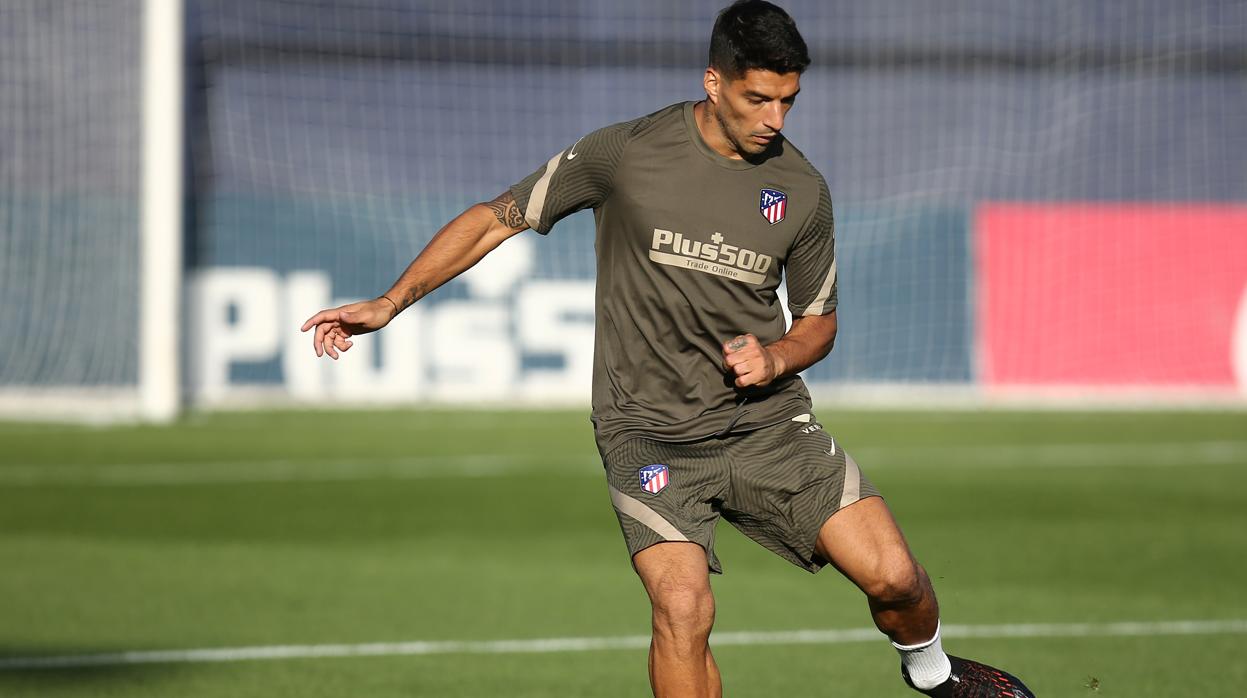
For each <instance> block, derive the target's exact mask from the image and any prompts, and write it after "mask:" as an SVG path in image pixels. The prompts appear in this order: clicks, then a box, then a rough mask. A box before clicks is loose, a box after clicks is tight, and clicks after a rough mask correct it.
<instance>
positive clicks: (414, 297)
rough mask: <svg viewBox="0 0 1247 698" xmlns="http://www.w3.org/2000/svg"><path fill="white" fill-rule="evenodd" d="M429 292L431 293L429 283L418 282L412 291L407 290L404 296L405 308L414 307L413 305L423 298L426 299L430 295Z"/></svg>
mask: <svg viewBox="0 0 1247 698" xmlns="http://www.w3.org/2000/svg"><path fill="white" fill-rule="evenodd" d="M428 292H429V285H428V283H426V282H424V281H419V282H417V283H416V285H415V286H412V287H411V288H410V289H408V290H407V292H406V293H405V294H403V307H404V308H406V307H407V306H409V305H412V304H413V303H415V302H416V301H418V300H420V299H421V298H424V297H425V296H426V295H428Z"/></svg>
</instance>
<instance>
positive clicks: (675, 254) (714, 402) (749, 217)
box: [511, 102, 836, 453]
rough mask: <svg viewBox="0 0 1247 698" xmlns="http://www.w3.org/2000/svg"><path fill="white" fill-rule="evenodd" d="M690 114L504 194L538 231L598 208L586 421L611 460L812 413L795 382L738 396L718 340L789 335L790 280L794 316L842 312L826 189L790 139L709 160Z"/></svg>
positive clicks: (551, 168)
mask: <svg viewBox="0 0 1247 698" xmlns="http://www.w3.org/2000/svg"><path fill="white" fill-rule="evenodd" d="M693 106H694V104H693V103H692V102H686V103H681V104H674V105H672V106H670V107H667V108H665V109H663V110H661V111H658V112H655V113H653V114H650V115H649V116H645V117H642V118H640V119H636V120H634V121H628V122H625V123H620V124H615V125H613V126H608V127H606V128H603V129H600V130H598V131H594V132H593V133H590V134H589V135H587V136H585V137H583V138H581V139H580V140H578V141H576V142H575V143H574V144H572V146H571V147H569V148H567V149H566V150H563V151H561V152H559V153H558V154H557V155H555V156H554V157H552V158H550V161H549V162H547V163H546V164H545V165H544V166H542V167H541V168H540V169H538V170H537V171H536V172H534V173H532V174H531V175H529V176H528V177H525V178H524V179H523V180H522V181H520V182H519V183H517V184H515V185H514V186H512V187H511V193H512V195H513V196H514V197H515V200H516V202H517V203H518V204H519V207H520V209H521V210H523V211H524V212H525V218H526V219H527V221H528V224H529V226H531V227H532V228H533V229H534V230H536V231H537V232H539V233H542V234H546V233H548V232H549V231H550V228H551V227H552V226H553V225H554V224H555V223H556V222H558V221H559V220H560V219H562V218H564V217H565V216H568V215H570V214H571V213H574V212H576V211H579V210H581V209H585V208H592V209H593V211H594V216H595V218H596V221H597V240H596V249H597V291H596V332H595V337H596V339H595V345H594V363H593V424H594V429H595V432H596V435H597V440H598V445H599V448H600V449H601V450H602V452H603V453H606V452H609V451H610V450H611V449H613V448H614V447H615V446H617V445H618V444H619V443H621V442H622V441H623V440H624V439H626V438H629V437H632V436H644V437H648V438H653V439H658V440H662V441H691V440H697V439H702V438H706V437H708V436H713V435H715V434H719V433H724V432H726V431H728V430H731V431H745V430H748V429H756V428H759V427H763V426H768V425H770V424H775V423H778V422H781V421H785V420H786V419H789V418H791V417H792V416H794V415H796V414H800V413H801V412H808V411H810V398H809V393H808V392H807V391H806V388H805V385H804V383H803V382H802V381H801V379H800V378H798V377H795V376H794V377H789V378H784V379H780V380H777V381H775V382H773V383H772V384H771V385H768V386H766V387H765V388H751V389H746V390H740V389H737V388H736V387H735V384H734V380H735V379H734V377H731V376H729V375H728V374H727V372H726V371H725V370H724V368H723V354H722V344H723V342H726V341H728V340H730V339H731V338H733V337H735V336H736V335H739V334H744V333H752V334H754V335H756V336H757V337H758V339H759V340H760V341H761V342H762V343H763V344H768V343H770V342H774V341H775V340H777V339H779V338H780V337H781V336H783V334H784V331H785V327H784V319H783V313H782V311H781V308H780V305H779V303H780V301H779V297H778V295H777V292H776V290H777V288H778V287H779V285H780V281H781V274H786V275H787V289H788V307H789V309H790V310H791V311H792V314H793V315H794V316H796V317H800V316H805V315H825V314H828V313H831V312H832V311H834V310H835V308H836V258H835V242H834V236H833V226H832V212H831V197H830V195H829V194H828V191H827V184H826V182H825V181H824V180H823V177H822V175H820V174H819V173H818V171H817V170H815V169H814V167H813V166H812V165H811V164H810V163H809V161H807V160H806V159H805V156H803V155H802V154H801V152H800V151H799V150H797V149H796V148H795V147H793V145H792V144H791V143H789V142H788V141H787V140H786V139H782V138H781V139H779V141H778V142H776V143H774V144H772V146H771V148H770V150H769V151H768V153H767V156H768V157H765V158H763V159H760V160H758V161H755V162H749V161H745V160H733V159H731V158H727V157H724V156H722V155H720V154H718V153H716V152H714V151H713V150H712V149H711V148H710V147H709V146H708V145H706V143H705V141H704V140H702V137H701V133H700V132H699V131H698V129H697V125H696V123H695V122H694V117H693Z"/></svg>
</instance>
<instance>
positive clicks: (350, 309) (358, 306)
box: [301, 297, 398, 360]
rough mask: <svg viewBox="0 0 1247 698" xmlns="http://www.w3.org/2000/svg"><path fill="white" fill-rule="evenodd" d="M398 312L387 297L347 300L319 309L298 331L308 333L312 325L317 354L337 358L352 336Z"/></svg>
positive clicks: (373, 328) (370, 329)
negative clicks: (356, 300) (330, 307)
mask: <svg viewBox="0 0 1247 698" xmlns="http://www.w3.org/2000/svg"><path fill="white" fill-rule="evenodd" d="M397 314H398V306H397V305H395V304H394V303H393V302H391V301H390V300H389V299H387V298H380V297H378V298H374V299H373V300H370V301H362V302H359V303H348V304H347V305H343V306H339V307H337V308H332V309H329V310H322V311H320V312H319V313H316V314H315V315H313V316H312V317H310V318H308V319H307V322H305V323H303V328H302V330H301V331H303V332H307V331H308V330H310V329H312V328H313V327H315V328H316V334H315V335H314V336H313V337H312V348H313V349H314V350H315V351H316V355H317V356H324V355H325V354H328V355H329V358H331V359H335V360H336V359H337V358H338V352H340V351H346V350H347V349H350V348H351V347H352V346H353V345H354V344H355V343H354V342H352V341H351V337H353V336H354V335H357V334H367V333H369V332H376V331H377V330H379V329H381V328H382V327H385V326H386V325H388V324H390V320H393V319H394V316H395V315H397Z"/></svg>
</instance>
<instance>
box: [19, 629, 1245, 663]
mask: <svg viewBox="0 0 1247 698" xmlns="http://www.w3.org/2000/svg"><path fill="white" fill-rule="evenodd" d="M1241 634H1247V620H1177V621H1158V622H1142V621H1139V622H1123V623H1026V624H1018V625H947V626H944V627H943V631H942V635H943V636H944V637H947V638H978V639H983V638H1036V637H1047V638H1051V637H1060V638H1070V637H1139V636H1146V637H1154V636H1161V635H1241ZM710 641H711V644H712V645H714V646H716V647H729V646H757V645H826V644H840V643H851V642H882V641H883V636H882V635H880V634H879V631H877V630H875V629H873V628H853V629H846V630H781V631H773V632H717V633H715V634H714V635H712V636H711V638H710ZM648 646H649V637H648V636H642V635H623V636H617V637H552V638H538V639H531V640H486V641H468V640H464V641H443V642H376V643H366V644H353V645H347V644H338V645H270V646H262V647H219V648H211V649H188V650H154V651H141V652H115V653H109V654H76V655H59V656H48V657H7V658H0V671H13V670H29V669H74V668H84V667H104V666H122V665H132V664H201V663H220V662H245V661H261V660H276V659H311V658H326V657H396V656H413V655H442V654H550V653H557V652H588V651H593V650H634V649H644V648H646V647H648Z"/></svg>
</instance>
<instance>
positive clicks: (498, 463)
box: [0, 411, 1247, 698]
mask: <svg viewBox="0 0 1247 698" xmlns="http://www.w3.org/2000/svg"><path fill="white" fill-rule="evenodd" d="M819 416H820V420H821V421H822V422H823V423H824V424H825V425H826V426H827V427H828V429H829V430H830V431H831V432H832V433H833V434H835V435H836V437H837V439H838V441H839V442H840V444H841V445H842V447H844V448H846V449H848V450H849V451H851V452H853V453H854V454H855V456H856V457H857V460H858V461H859V462H860V463H861V465H862V467H863V468H864V469H865V471H866V472H867V474H868V475H869V476H870V477H871V479H872V480H873V481H874V482H875V484H876V485H878V486H879V487H880V489H881V490H882V491H883V492H884V494H885V495H886V496H887V497H888V500H889V502H890V504H891V505H892V507H893V509H894V511H895V512H896V514H897V518H898V519H899V520H900V522H901V525H902V527H903V528H904V529H905V531H906V534H907V536H908V538H909V539H910V542H911V544H912V546H913V547H914V550H915V551H916V553H917V554H918V556H919V558H920V559H921V560H922V561H923V562H924V564H925V565H926V566H927V568H928V569H929V570H930V572H931V575H932V577H933V578H934V580H935V582H936V587H937V590H938V592H939V594H940V599H941V603H942V605H943V610H944V613H943V615H944V619H945V622H946V623H955V624H1004V623H1079V622H1092V623H1104V622H1113V621H1164V620H1186V619H1209V620H1218V619H1247V595H1244V594H1243V593H1242V590H1243V589H1247V413H1243V412H1223V413H1221V412H1178V413H1152V412H1143V413H1107V412H1094V413H1077V414H1075V413H1057V412H1045V413H1023V412H996V413H939V412H858V413H836V412H823V413H820V415H819ZM0 445H2V446H0V449H2V450H0V657H5V656H9V657H13V656H42V655H60V654H77V653H94V652H118V651H126V650H150V649H183V648H200V647H238V646H252V645H278V644H280V645H305V644H319V643H370V642H386V641H410V640H432V641H438V640H493V639H521V638H543V637H565V636H585V637H597V636H621V635H643V634H645V633H646V632H647V631H648V610H647V606H646V603H645V599H644V595H643V593H642V591H641V588H640V584H639V583H638V582H637V581H636V579H635V577H634V576H633V573H632V571H631V569H630V567H629V564H628V560H627V558H626V553H625V548H624V545H623V541H622V539H621V538H620V536H619V533H618V529H617V524H616V523H615V519H614V515H613V513H612V512H611V509H610V505H609V501H608V499H607V496H606V492H605V487H604V486H603V483H602V480H601V477H600V465H599V463H598V461H597V454H596V451H595V449H594V446H593V442H592V437H591V434H590V428H589V424H588V421H587V418H586V417H585V415H584V414H583V413H580V412H574V413H569V412H537V411H530V412H506V413H503V412H476V411H472V412H443V411H410V412H351V413H323V412H314V413H293V412H288V413H239V414H210V415H193V416H191V417H189V418H188V419H187V420H185V421H184V422H182V423H180V424H177V425H175V426H172V427H167V428H150V427H127V428H108V429H101V428H86V427H70V426H58V425H21V424H0ZM718 546H719V553H720V557H721V558H722V559H723V562H724V566H725V570H726V574H725V575H724V576H723V577H719V578H715V579H714V585H715V591H716V596H717V598H718V602H719V606H718V607H719V611H718V623H717V626H716V628H717V629H718V630H720V631H745V630H750V631H765V630H790V629H806V628H861V627H866V626H868V625H869V618H868V617H867V615H866V613H865V609H864V604H863V603H862V600H861V598H860V596H859V594H858V592H857V591H856V590H855V589H853V588H852V587H851V585H849V584H848V583H847V582H845V581H844V580H843V579H841V578H840V577H838V576H837V575H836V574H835V572H834V571H828V572H824V573H822V574H820V575H818V576H816V577H812V576H810V575H808V574H806V573H804V572H801V571H799V570H797V569H796V568H793V567H791V566H789V565H788V564H787V563H784V562H782V561H781V560H779V559H778V558H776V557H774V556H772V555H770V554H769V553H767V552H766V551H765V550H762V549H761V548H759V547H757V546H755V545H754V544H752V543H751V542H749V541H747V540H745V539H744V538H743V537H741V536H740V535H738V534H737V533H736V532H734V531H731V530H730V527H727V526H726V525H725V526H724V527H723V529H722V530H721V531H720V533H719V544H718ZM1243 641H1244V636H1242V635H1237V636H1235V635H1207V636H1177V637H1130V638H1071V639H1060V638H1015V639H1007V640H956V639H950V640H948V641H947V642H946V646H947V647H949V648H950V649H951V650H952V651H954V652H959V653H962V654H968V655H971V656H975V657H980V658H983V659H986V660H989V661H993V662H998V663H999V664H1001V665H1003V666H1006V667H1008V668H1010V669H1011V670H1014V671H1016V672H1017V673H1019V674H1021V675H1022V676H1023V677H1024V678H1026V679H1027V681H1028V683H1030V684H1031V687H1032V688H1034V689H1035V690H1036V691H1037V692H1038V693H1039V695H1041V696H1043V697H1044V698H1049V697H1051V696H1123V697H1124V696H1129V697H1131V698H1140V697H1146V696H1156V697H1160V696H1166V697H1173V696H1201V697H1202V696H1222V695H1223V696H1231V695H1238V688H1237V687H1238V686H1241V685H1243V684H1244V683H1247V662H1243V661H1241V654H1242V652H1241V649H1240V648H1241V646H1242V644H1243ZM716 656H717V657H718V658H719V662H720V665H721V667H722V669H723V673H724V678H725V682H726V685H727V692H728V694H729V695H733V696H826V695H839V696H872V697H873V696H883V697H887V696H898V697H900V696H906V695H916V694H910V693H909V692H908V691H907V689H905V688H904V687H903V686H902V685H901V683H900V682H899V680H898V679H897V677H896V658H895V653H893V652H892V650H891V649H890V648H889V647H888V646H887V643H886V642H885V641H883V640H882V639H880V641H879V642H877V643H856V644H836V645H790V646H748V647H741V646H732V647H721V648H720V649H718V650H717V651H716ZM1096 684H1098V686H1099V688H1098V689H1093V688H1090V687H1089V686H1091V685H1096ZM647 691H648V689H647V684H646V679H645V653H644V651H643V650H611V651H593V652H578V653H547V654H501V655H469V654H458V655H454V654H452V655H441V656H417V657H374V658H332V659H330V658H325V659H291V660H280V661H254V662H235V663H221V664H159V665H138V666H111V667H101V668H94V669H61V670H21V671H15V670H9V671H0V695H3V696H10V695H16V696H25V695H30V696H41V697H42V696H169V695H177V696H189V697H192V698H193V697H196V696H265V697H269V696H277V695H291V696H296V695H297V696H301V697H302V696H348V695H350V696H354V695H359V696H370V697H384V696H411V695H419V696H534V697H535V696H637V695H645V694H647Z"/></svg>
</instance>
